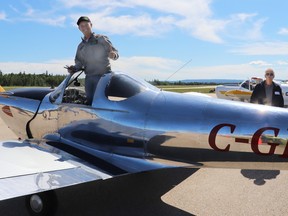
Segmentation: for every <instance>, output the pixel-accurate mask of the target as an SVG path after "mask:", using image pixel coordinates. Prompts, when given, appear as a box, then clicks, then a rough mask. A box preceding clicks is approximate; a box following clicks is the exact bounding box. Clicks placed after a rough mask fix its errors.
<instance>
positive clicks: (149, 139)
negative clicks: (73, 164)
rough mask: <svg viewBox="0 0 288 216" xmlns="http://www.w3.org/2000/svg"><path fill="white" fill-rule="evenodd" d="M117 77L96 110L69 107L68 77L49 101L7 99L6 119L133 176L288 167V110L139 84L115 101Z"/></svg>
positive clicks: (29, 134)
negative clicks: (194, 168) (168, 170)
mask: <svg viewBox="0 0 288 216" xmlns="http://www.w3.org/2000/svg"><path fill="white" fill-rule="evenodd" d="M120 75H121V74H120ZM113 76H117V74H114V73H112V74H108V75H105V76H104V77H102V78H101V80H100V83H99V84H98V86H97V90H96V93H95V96H94V101H93V104H92V106H87V105H84V104H75V103H63V102H62V97H63V94H64V91H65V87H66V85H67V83H68V80H69V78H70V77H68V78H67V80H65V81H64V82H63V83H62V84H61V85H60V86H59V87H58V88H57V89H56V90H55V91H54V92H52V93H49V94H47V95H46V96H45V97H44V98H43V100H42V101H38V100H34V99H29V98H23V97H16V96H13V95H9V94H8V95H7V94H6V96H5V97H4V96H2V97H0V104H1V110H2V112H1V117H2V118H3V119H4V120H5V122H6V123H7V124H8V125H9V127H10V128H11V129H13V130H14V132H15V133H17V134H18V135H19V137H21V138H30V139H32V138H33V139H38V140H42V139H45V140H46V141H48V142H52V141H53V142H58V143H61V145H63V146H65V145H68V146H71V147H72V148H73V149H75V151H83V152H86V153H89V154H91V155H93V156H95V157H97V158H101V159H102V160H105V161H108V162H109V163H111V164H113V165H115V166H118V167H120V168H122V169H124V170H127V171H139V170H148V169H152V168H159V167H163V165H164V166H167V165H168V166H170V165H171V166H175V165H176V166H182V165H184V166H187V165H199V166H208V167H229V168H233V167H236V168H251V169H287V168H288V166H287V164H288V163H287V162H288V149H287V138H288V131H287V128H288V127H287V122H288V110H287V109H283V108H277V107H269V106H263V105H255V104H247V103H242V102H232V101H227V100H221V99H215V98H210V97H204V96H201V95H187V94H180V93H172V92H165V91H161V90H159V89H155V88H154V87H151V86H150V85H149V84H147V83H146V82H144V81H139V80H132V81H134V82H139V85H141V86H142V87H143V88H142V89H144V90H141V91H140V92H139V93H137V94H135V95H132V96H130V97H126V98H124V99H121V100H112V99H110V98H109V97H107V95H106V94H107V86H109V83H110V80H111V79H112V77H113ZM3 110H4V111H3ZM7 110H9V111H7ZM9 112H10V113H11V115H9ZM61 145H60V147H61ZM58 147H59V146H58Z"/></svg>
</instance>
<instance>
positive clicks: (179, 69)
mask: <svg viewBox="0 0 288 216" xmlns="http://www.w3.org/2000/svg"><path fill="white" fill-rule="evenodd" d="M191 61H192V59H190V60H189V61H187V62H186V63H185V64H183V65H182V66H181V67H180V68H179V69H178V70H176V71H175V72H174V73H173V74H171V75H170V76H169V77H168V78H167V79H166V80H165V81H168V79H170V78H171V77H172V76H174V75H175V74H176V73H177V72H178V71H180V70H181V69H182V68H184V67H185V66H186V65H187V64H189V63H190V62H191Z"/></svg>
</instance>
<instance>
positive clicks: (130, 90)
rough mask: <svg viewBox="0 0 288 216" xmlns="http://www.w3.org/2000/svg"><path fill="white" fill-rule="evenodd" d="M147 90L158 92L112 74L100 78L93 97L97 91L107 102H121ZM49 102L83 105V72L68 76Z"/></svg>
mask: <svg viewBox="0 0 288 216" xmlns="http://www.w3.org/2000/svg"><path fill="white" fill-rule="evenodd" d="M107 76H108V77H107ZM99 86H102V87H99ZM103 86H104V87H103ZM147 89H153V90H157V91H159V89H157V88H156V87H154V86H152V85H150V84H147V83H144V82H142V81H141V80H137V79H136V78H134V77H133V78H132V77H131V76H128V75H126V74H124V73H114V72H112V73H108V74H105V75H103V77H101V79H100V80H99V83H98V85H97V88H96V91H95V95H96V92H97V91H103V94H104V95H105V97H106V98H107V99H108V100H110V101H122V100H126V99H128V98H130V97H133V96H135V95H137V94H139V93H142V92H144V91H146V90H147ZM103 94H101V95H103ZM95 95H94V96H95ZM50 101H51V102H52V103H54V104H60V103H73V104H83V105H85V104H86V93H85V74H84V72H83V71H81V72H77V73H74V74H71V75H68V77H67V78H66V79H65V80H64V81H63V82H62V83H61V84H60V85H59V86H58V87H57V88H56V89H55V91H54V92H52V94H51V95H50Z"/></svg>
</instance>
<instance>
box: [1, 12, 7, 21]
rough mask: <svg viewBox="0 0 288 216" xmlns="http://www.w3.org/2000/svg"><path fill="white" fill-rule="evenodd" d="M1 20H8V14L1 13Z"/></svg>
mask: <svg viewBox="0 0 288 216" xmlns="http://www.w3.org/2000/svg"><path fill="white" fill-rule="evenodd" d="M0 20H6V13H5V12H3V11H2V12H0Z"/></svg>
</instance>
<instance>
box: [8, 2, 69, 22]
mask: <svg viewBox="0 0 288 216" xmlns="http://www.w3.org/2000/svg"><path fill="white" fill-rule="evenodd" d="M9 7H10V8H11V9H12V10H13V11H14V12H15V13H16V14H17V16H14V17H11V18H10V20H11V21H17V22H19V21H20V22H36V23H42V24H45V25H52V26H64V24H65V21H66V16H64V15H56V14H55V11H53V10H51V11H49V10H48V11H42V10H38V9H35V8H33V7H32V6H30V5H28V4H24V9H18V8H16V7H14V6H13V5H10V6H9ZM51 17H52V18H51Z"/></svg>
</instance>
